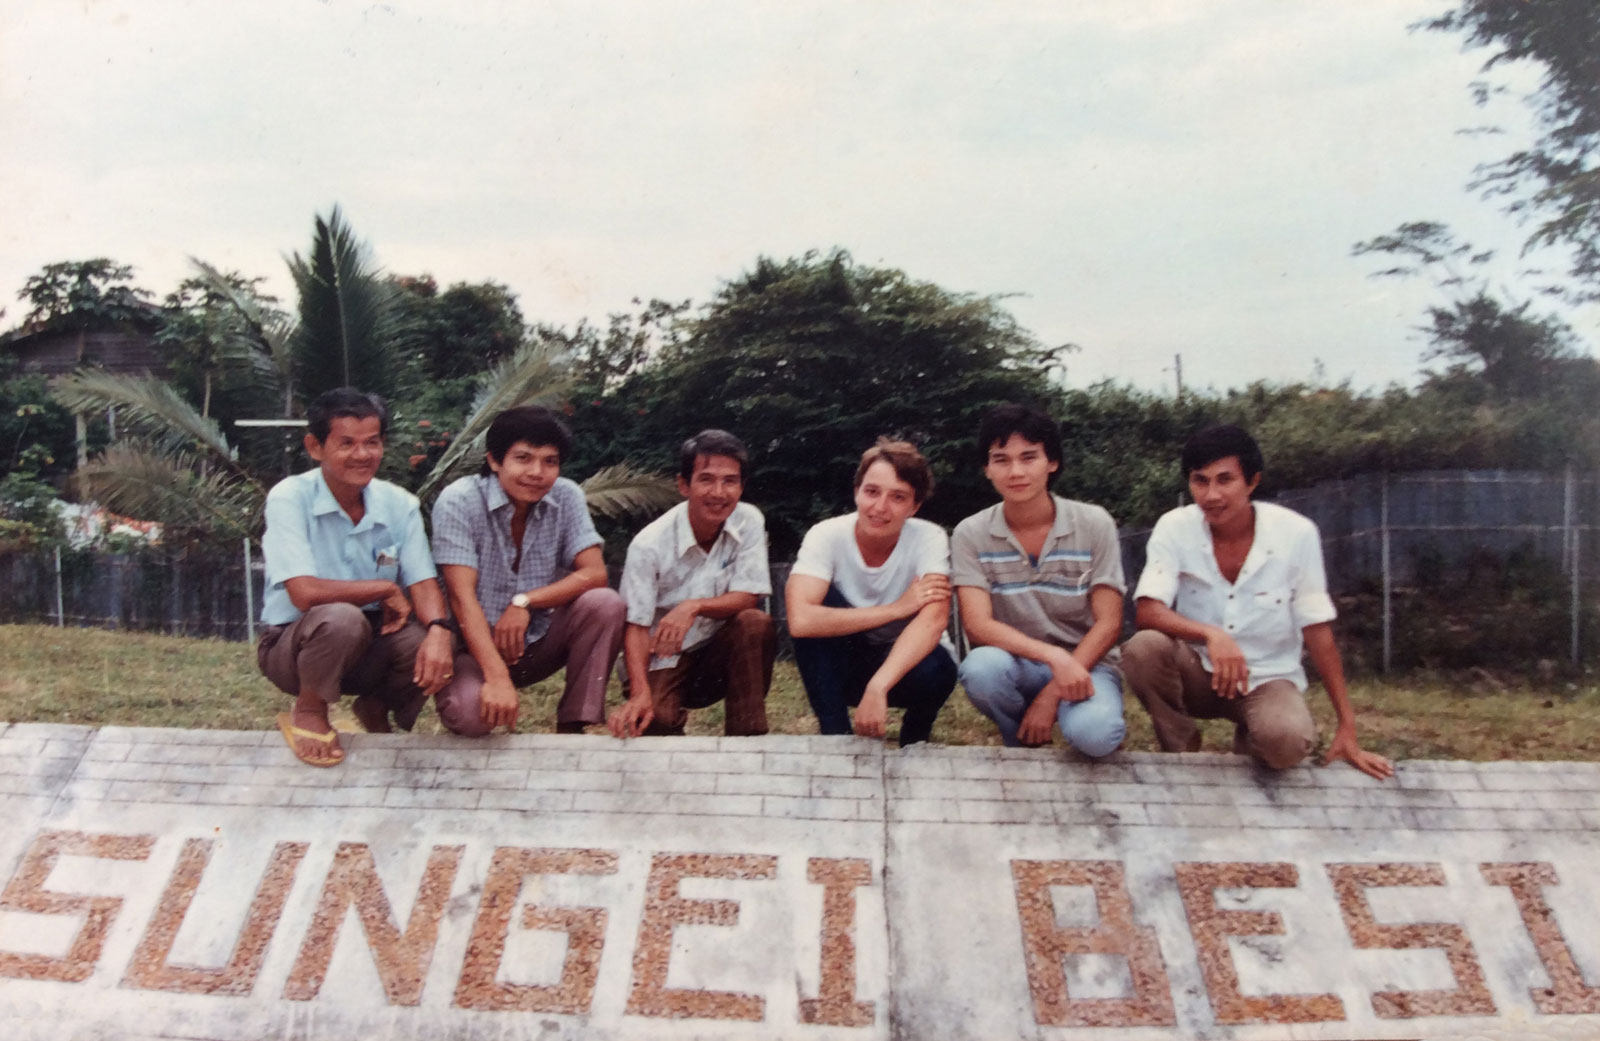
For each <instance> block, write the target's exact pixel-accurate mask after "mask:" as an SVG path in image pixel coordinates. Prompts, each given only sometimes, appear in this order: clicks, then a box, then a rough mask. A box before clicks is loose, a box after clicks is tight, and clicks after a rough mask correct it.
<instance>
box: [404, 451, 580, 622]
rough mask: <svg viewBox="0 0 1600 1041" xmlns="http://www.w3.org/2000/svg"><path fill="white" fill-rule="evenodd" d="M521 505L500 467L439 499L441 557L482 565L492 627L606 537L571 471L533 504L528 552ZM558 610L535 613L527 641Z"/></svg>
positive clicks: (481, 585)
mask: <svg viewBox="0 0 1600 1041" xmlns="http://www.w3.org/2000/svg"><path fill="white" fill-rule="evenodd" d="M514 512H516V503H514V502H512V501H511V498H510V496H508V495H506V490H505V489H504V488H502V487H501V486H500V478H498V477H496V476H495V475H494V474H479V475H476V476H473V477H463V478H461V479H460V480H457V481H453V482H451V483H450V485H449V486H448V487H447V488H445V490H444V491H442V492H440V493H439V498H438V500H437V501H435V502H434V504H433V559H434V561H435V562H437V563H438V564H440V565H441V566H442V565H445V564H459V565H462V566H464V567H470V568H473V569H475V570H476V571H477V572H478V604H479V606H481V607H482V608H483V613H484V616H485V617H486V618H488V620H489V624H490V625H491V626H493V625H494V623H495V620H496V619H497V618H499V617H500V616H501V615H502V614H504V613H505V609H506V608H507V607H510V606H511V598H512V597H514V596H516V595H517V594H518V593H526V592H529V591H531V590H534V589H539V588H541V587H543V586H547V585H549V584H550V583H552V582H554V581H556V580H557V579H559V578H562V577H564V576H566V575H569V574H571V573H572V563H573V561H574V560H575V559H576V558H577V556H578V554H579V553H581V552H583V551H584V550H586V549H588V548H589V547H590V546H599V545H601V544H602V542H603V540H602V539H601V538H600V533H599V532H598V531H596V530H595V527H594V521H593V519H591V518H590V516H589V506H588V503H587V502H586V501H585V499H584V496H583V489H582V488H579V487H578V486H577V485H576V484H575V483H573V482H572V481H569V480H568V479H567V478H565V477H558V478H556V481H555V483H554V484H552V485H551V486H550V490H549V491H548V492H545V494H544V498H542V499H540V500H539V501H538V502H536V503H534V504H533V505H532V506H531V507H529V509H528V520H527V524H526V525H525V526H524V528H523V531H522V547H521V548H522V552H521V556H520V559H519V557H518V553H517V545H516V543H515V542H513V541H512V539H511V515H512V514H513V513H514ZM512 564H516V568H515V569H513V568H512ZM550 616H551V609H550V608H542V609H539V610H535V611H530V612H529V614H528V633H527V636H526V638H525V639H526V642H527V643H529V644H531V643H534V642H535V641H537V640H539V639H541V638H542V637H543V636H544V634H545V633H547V632H549V630H550Z"/></svg>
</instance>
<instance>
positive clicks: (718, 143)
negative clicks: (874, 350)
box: [0, 0, 1600, 388]
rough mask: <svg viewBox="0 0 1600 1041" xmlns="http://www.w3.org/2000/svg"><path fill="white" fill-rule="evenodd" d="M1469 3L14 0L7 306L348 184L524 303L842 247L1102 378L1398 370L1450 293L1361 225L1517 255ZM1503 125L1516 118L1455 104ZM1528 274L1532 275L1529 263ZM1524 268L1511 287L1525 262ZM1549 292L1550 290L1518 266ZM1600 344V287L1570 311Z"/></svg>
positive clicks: (628, 290)
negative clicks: (1394, 258)
mask: <svg viewBox="0 0 1600 1041" xmlns="http://www.w3.org/2000/svg"><path fill="white" fill-rule="evenodd" d="M1448 6H1450V4H1449V3H1448V2H1447V0H1294V2H1286V0H1123V2H1100V0H1028V2H1024V0H986V2H983V3H974V2H970V0H929V2H911V0H838V2H834V0H783V2H781V3H780V2H771V3H761V2H755V0H698V2H678V0H663V2H659V3H646V2H641V0H627V2H617V0H583V2H573V3H566V2H562V3H553V2H531V0H530V2H491V0H455V2H454V3H451V4H445V3H439V2H422V0H395V2H392V3H385V4H367V3H353V2H344V0H327V2H316V0H270V2H267V0H228V2H226V3H214V2H184V0H78V2H66V0H6V4H5V6H4V8H3V10H0V141H3V142H4V146H3V147H0V190H3V192H4V198H5V217H4V218H3V221H0V294H4V295H3V298H0V305H3V306H5V307H6V308H7V311H8V313H7V314H6V316H5V317H4V318H3V319H0V326H3V327H9V326H10V325H13V324H15V322H16V321H17V320H19V319H20V318H21V315H22V313H23V310H24V308H23V307H22V306H21V305H20V304H18V303H16V302H15V301H14V297H15V294H16V292H17V290H18V289H20V288H21V286H22V283H23V281H24V280H25V279H26V278H27V277H28V275H30V274H32V273H33V272H35V271H37V270H38V269H39V268H40V267H41V266H43V265H44V264H46V263H48V262H51V261H55V260H64V259H82V258H87V257H91V256H100V255H104V256H109V257H112V258H114V259H116V260H118V261H121V262H123V263H128V264H132V265H134V267H135V268H136V277H137V280H138V281H139V282H140V284H142V285H144V286H146V287H148V288H150V289H152V290H153V291H155V292H156V293H157V295H158V296H159V295H162V294H165V293H166V292H167V291H169V290H170V289H172V288H173V287H174V285H175V284H176V283H177V281H178V280H179V279H180V278H182V277H183V276H184V274H185V273H186V272H185V257H187V256H189V255H194V256H198V257H201V258H203V259H205V260H208V261H210V262H212V263H214V264H217V265H219V266H222V267H225V268H236V269H239V270H241V271H243V272H244V273H245V274H248V275H266V276H268V278H269V280H270V281H269V285H270V287H271V288H273V289H274V290H275V291H277V292H278V293H279V295H281V296H286V297H287V296H288V295H289V292H288V278H287V274H286V270H285V267H284V263H283V257H284V256H285V255H287V254H288V253H291V252H293V251H296V250H298V251H301V252H304V251H305V250H306V248H307V246H308V243H309V242H310V237H311V231H312V219H313V215H314V214H315V213H326V212H327V210H328V209H329V208H330V207H331V206H332V205H333V204H334V203H338V204H340V205H341V206H342V207H343V208H344V210H345V213H346V215H347V216H348V218H349V219H350V221H351V223H352V225H353V226H354V227H355V229H356V231H357V232H358V233H359V234H360V235H361V236H362V238H364V239H365V240H366V241H367V242H368V243H370V245H371V246H372V249H373V252H374V256H375V258H376V260H377V261H378V263H379V264H381V265H382V266H383V267H384V268H385V269H387V270H389V271H392V272H395V273H399V274H420V273H423V272H428V273H431V274H433V275H434V277H436V278H437V279H438V280H439V282H440V284H441V285H445V284H448V283H451V282H456V281H479V280H484V279H494V280H497V281H500V282H504V283H506V284H507V285H509V286H510V287H511V288H512V290H514V291H515V292H516V293H517V294H518V295H519V297H520V302H521V305H522V308H523V311H524V314H525V315H526V316H527V317H528V318H529V319H530V320H543V321H550V322H555V323H565V324H571V323H574V322H576V321H577V320H578V319H580V318H582V317H585V316H587V317H589V318H590V319H592V320H595V321H601V322H603V321H604V318H605V315H606V313H607V312H610V311H617V310H625V309H627V308H628V307H629V306H630V301H631V299H632V298H633V297H636V296H637V297H644V298H648V297H651V296H660V297H664V298H668V299H673V298H678V299H681V298H685V297H691V298H693V299H694V300H695V301H696V302H697V303H699V302H703V301H704V300H706V299H708V298H709V297H710V296H711V294H712V293H713V292H714V291H715V289H716V288H717V286H718V285H719V283H721V282H722V281H724V280H727V279H730V278H734V277H736V276H737V275H739V274H740V273H741V272H742V271H745V270H747V269H748V268H749V267H750V265H751V264H752V263H753V262H754V260H755V258H756V257H757V256H758V255H760V254H767V255H771V256H778V257H785V256H790V255H793V254H796V253H799V252H803V251H804V250H807V249H813V248H814V249H820V250H827V249H829V248H831V247H833V246H842V247H844V248H846V249H848V250H849V251H850V252H851V253H852V254H853V255H854V257H855V258H856V259H857V260H858V261H861V262H864V263H868V264H874V265H879V264H881V265H887V266H892V267H898V268H901V269H903V270H905V271H906V272H908V273H909V274H910V275H912V276H913V277H915V278H919V279H926V280H930V281H933V282H937V283H938V284H940V285H941V286H943V287H945V288H947V289H950V290H955V291H965V292H977V293H1013V294H1017V296H1015V297H1014V298H1012V299H1011V300H1009V301H1008V306H1009V307H1010V308H1011V309H1012V311H1013V313H1014V314H1016V316H1017V317H1018V319H1019V320H1020V321H1021V322H1022V323H1023V324H1024V325H1025V326H1026V327H1028V328H1029V329H1030V330H1032V331H1033V332H1034V333H1035V334H1036V335H1037V336H1038V337H1039V338H1040V339H1041V340H1043V341H1044V342H1046V343H1049V344H1056V343H1062V342H1068V341H1071V342H1075V343H1078V344H1081V345H1082V346H1083V348H1084V350H1083V352H1082V353H1081V354H1078V355H1075V356H1073V357H1072V358H1071V359H1070V361H1069V366H1068V374H1067V376H1068V381H1069V382H1070V383H1071V384H1073V385H1077V386H1082V385H1085V384H1087V383H1089V382H1092V381H1094V380H1098V379H1103V378H1107V377H1110V378H1115V379H1119V380H1124V381H1128V382H1131V383H1134V384H1136V385H1139V386H1142V387H1146V388H1159V387H1168V388H1170V387H1171V383H1172V374H1171V372H1170V368H1171V365H1172V358H1173V355H1174V354H1177V353H1181V354H1182V356H1183V368H1184V376H1185V382H1186V384H1188V385H1190V386H1212V387H1216V388H1226V387H1238V386H1242V385H1244V384H1245V383H1247V382H1249V381H1250V380H1253V379H1271V380H1280V381H1281V380H1295V379H1307V378H1310V377H1311V376H1312V375H1313V372H1314V368H1315V366H1316V365H1317V363H1318V362H1319V361H1320V363H1321V365H1322V367H1323V370H1324V372H1325V376H1326V378H1327V379H1329V380H1331V381H1337V380H1341V379H1345V378H1349V379H1351V380H1352V381H1353V382H1354V383H1355V385H1356V386H1358V387H1371V386H1377V385H1382V384H1384V383H1387V382H1389V381H1396V380H1397V381H1409V380H1410V379H1411V378H1412V377H1413V375H1414V374H1415V372H1416V369H1417V365H1418V362H1417V359H1418V355H1419V353H1420V351H1421V349H1422V346H1423V345H1422V343H1421V341H1420V340H1419V339H1418V338H1417V337H1416V335H1415V333H1414V332H1413V331H1412V327H1413V326H1415V325H1416V324H1417V323H1418V322H1419V321H1420V320H1421V313H1422V309H1423V308H1424V307H1425V306H1426V305H1427V304H1428V303H1430V302H1436V301H1438V300H1439V299H1440V297H1439V295H1438V294H1437V293H1436V292H1434V291H1433V290H1432V289H1431V288H1430V286H1429V285H1428V284H1427V283H1425V282H1422V281H1414V282H1403V281H1395V280H1373V279H1371V278H1368V277H1367V276H1368V273H1369V272H1371V271H1373V270H1375V269H1376V268H1377V267H1378V266H1380V265H1379V262H1378V260H1376V259H1373V258H1352V257H1351V256H1350V255H1349V252H1350V246H1351V244H1352V243H1353V242H1355V241H1356V240H1358V239H1363V238H1368V237H1371V236H1373V235H1377V234H1380V233H1383V232H1387V231H1389V230H1391V229H1392V228H1394V227H1395V226H1396V225H1397V224H1399V223H1400V222H1402V221H1406V220H1416V219H1435V220H1443V221H1446V222H1448V223H1450V224H1451V225H1453V226H1454V227H1455V228H1456V229H1457V230H1458V232H1460V233H1461V234H1462V235H1463V237H1466V238H1469V239H1471V240H1472V241H1474V243H1475V244H1477V245H1479V246H1480V247H1483V246H1493V247H1496V248H1498V249H1500V250H1501V251H1502V252H1503V253H1505V254H1507V255H1514V254H1515V253H1516V251H1517V249H1518V248H1519V247H1520V245H1521V242H1522V239H1523V237H1524V230H1523V229H1520V228H1518V227H1516V226H1514V225H1512V224H1510V223H1509V222H1508V221H1506V220H1505V219H1503V218H1501V217H1499V216H1498V215H1497V214H1496V213H1495V212H1494V210H1493V209H1492V208H1491V206H1490V205H1489V204H1487V203H1484V202H1482V201H1480V200H1478V199H1476V198H1475V197H1473V196H1471V195H1469V194H1468V193H1467V192H1466V191H1465V190H1464V184H1465V182H1466V181H1467V179H1468V178H1469V177H1470V175H1471V171H1472V168H1473V166H1474V164H1475V163H1476V162H1479V161H1482V160H1485V159H1493V158H1496V157H1498V156H1500V155H1503V154H1504V153H1506V152H1507V151H1509V150H1510V149H1511V148H1512V147H1514V145H1515V144H1516V143H1517V141H1518V139H1519V138H1518V134H1526V132H1527V125H1528V124H1527V120H1526V117H1525V114H1524V112H1523V109H1522V107H1521V106H1520V104H1518V103H1517V101H1516V100H1515V99H1509V100H1506V101H1504V102H1502V103H1499V105H1498V107H1497V108H1494V109H1491V110H1490V112H1489V113H1488V114H1487V115H1486V114H1485V113H1484V112H1483V111H1481V110H1479V109H1476V108H1475V107H1473V105H1472V104H1471V102H1470V98H1469V95H1468V92H1467V84H1468V83H1469V82H1470V81H1471V80H1472V79H1473V78H1474V77H1475V75H1476V72H1477V69H1478V66H1479V63H1480V62H1481V61H1482V55H1481V54H1463V53H1462V52H1461V51H1460V49H1459V40H1458V39H1456V38H1454V37H1448V36H1443V35H1441V34H1437V33H1421V32H1418V33H1410V32H1407V31H1406V27H1407V26H1408V25H1409V24H1410V23H1412V22H1414V21H1415V20H1417V19H1418V18H1420V17H1423V16H1426V15H1431V14H1436V13H1438V12H1439V11H1441V10H1443V9H1445V8H1446V7H1448ZM1488 119H1497V120H1498V121H1500V122H1502V123H1504V124H1505V125H1506V126H1508V127H1510V128H1512V129H1513V131H1514V132H1513V134H1511V135H1510V136H1509V137H1505V136H1503V137H1472V136H1464V135H1461V134H1459V133H1457V131H1458V130H1459V129H1460V128H1461V127H1464V126H1468V125H1473V124H1477V123H1482V122H1484V121H1486V120H1488ZM1508 277H1509V276H1508ZM1505 284H1507V285H1509V286H1511V287H1512V288H1513V290H1514V291H1516V290H1517V289H1518V288H1519V287H1518V286H1517V284H1516V283H1512V282H1509V281H1508V282H1507V283H1505ZM1523 291H1525V290H1523ZM1578 328H1579V330H1580V332H1581V333H1582V334H1583V335H1584V336H1585V337H1587V338H1589V339H1590V340H1591V341H1592V340H1593V338H1594V337H1595V335H1596V331H1597V329H1600V323H1597V322H1596V320H1595V318H1594V311H1593V310H1591V311H1589V312H1585V313H1584V314H1581V315H1579V316H1578Z"/></svg>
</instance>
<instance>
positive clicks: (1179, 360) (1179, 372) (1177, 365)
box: [1172, 354, 1183, 401]
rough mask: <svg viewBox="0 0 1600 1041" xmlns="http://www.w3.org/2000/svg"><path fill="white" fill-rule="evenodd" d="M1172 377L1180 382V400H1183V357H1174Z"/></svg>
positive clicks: (1177, 355) (1178, 355) (1175, 355)
mask: <svg viewBox="0 0 1600 1041" xmlns="http://www.w3.org/2000/svg"><path fill="white" fill-rule="evenodd" d="M1172 375H1173V377H1174V378H1175V379H1176V380H1177V381H1178V400H1179V401H1182V400H1183V355H1181V354H1174V355H1173V356H1172Z"/></svg>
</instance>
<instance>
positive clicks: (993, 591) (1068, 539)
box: [950, 495, 1127, 665]
mask: <svg viewBox="0 0 1600 1041" xmlns="http://www.w3.org/2000/svg"><path fill="white" fill-rule="evenodd" d="M1051 499H1052V500H1053V501H1054V502H1055V506H1056V519H1055V523H1054V524H1052V525H1051V526H1050V533H1049V534H1048V535H1046V536H1045V540H1044V545H1043V547H1041V549H1040V552H1039V559H1038V560H1037V561H1035V560H1032V559H1030V557H1029V555H1028V553H1027V551H1026V550H1024V549H1023V548H1022V543H1020V542H1018V541H1017V537H1016V536H1015V535H1013V534H1012V533H1011V526H1010V525H1008V524H1007V523H1006V517H1005V504H1004V503H995V504H994V505H993V506H991V507H989V508H988V509H986V510H983V511H982V512H980V513H975V514H973V515H972V516H970V517H968V518H967V519H966V520H964V521H962V522H961V523H960V524H958V525H956V532H955V535H953V536H952V537H951V540H950V559H951V567H950V584H951V585H954V586H957V587H960V586H973V587H976V588H979V589H987V590H988V591H989V603H990V609H991V611H992V612H993V614H994V619H995V621H997V622H1000V623H1002V624H1005V625H1009V626H1011V628H1013V629H1015V630H1017V631H1018V632H1020V633H1022V634H1023V635H1025V636H1030V637H1032V638H1033V639H1035V640H1043V641H1044V642H1046V643H1050V644H1054V645H1055V646H1057V647H1064V648H1066V649H1068V650H1071V649H1072V648H1074V647H1076V646H1078V644H1079V643H1081V642H1083V638H1084V636H1086V635H1087V634H1088V632H1089V630H1090V628H1092V627H1093V626H1094V613H1093V611H1092V610H1091V608H1090V602H1089V599H1090V598H1089V594H1090V592H1091V591H1093V590H1094V588H1095V587H1096V586H1105V587H1106V588H1108V589H1114V590H1116V591H1117V592H1118V593H1119V594H1120V593H1123V592H1125V591H1126V590H1127V583H1126V582H1125V581H1124V579H1123V577H1122V547H1121V546H1120V545H1119V544H1118V542H1117V525H1116V522H1115V521H1113V520H1112V519H1111V514H1109V513H1107V512H1106V511H1105V510H1104V509H1103V508H1101V507H1099V506H1096V505H1094V504H1093V503H1087V502H1078V501H1077V500H1076V499H1063V498H1062V497H1061V496H1059V495H1053V496H1051ZM1100 660H1101V661H1102V662H1104V663H1106V664H1108V665H1115V664H1116V663H1117V662H1118V660H1119V652H1118V649H1117V648H1115V647H1113V648H1111V649H1110V650H1109V651H1107V652H1106V653H1105V655H1104V656H1103V657H1102V658H1101V659H1100Z"/></svg>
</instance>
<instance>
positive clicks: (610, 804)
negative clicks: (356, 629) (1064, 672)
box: [0, 723, 1600, 1041]
mask: <svg viewBox="0 0 1600 1041" xmlns="http://www.w3.org/2000/svg"><path fill="white" fill-rule="evenodd" d="M347 748H348V750H349V758H348V759H347V761H346V762H345V763H344V764H343V765H341V766H339V767H336V768H333V769H328V770H317V769H312V768H309V767H306V766H303V765H302V764H299V763H298V762H296V761H295V760H294V758H293V757H292V756H291V755H290V753H289V751H288V750H287V748H285V747H284V745H283V742H282V741H281V739H280V738H279V737H278V735H277V734H276V733H275V732H272V733H229V732H215V731H182V730H153V729H149V730H146V729H138V728H127V727H107V728H103V729H100V730H93V729H91V728H86V727H70V726H55V725H40V724H4V723H0V814H4V820H5V821H6V825H5V827H4V828H3V829H0V876H3V878H4V879H5V882H4V887H3V889H0V1024H3V1025H5V1027H6V1030H5V1032H4V1034H3V1035H0V1036H4V1037H6V1038H8V1039H15V1038H40V1039H43V1038H49V1039H51V1041H56V1039H59V1038H80V1037H81V1038H109V1037H118V1038H122V1037H137V1038H151V1039H154V1038H185V1039H215V1041H246V1039H255V1038H263V1037H268V1036H271V1037H280V1038H306V1039H329V1041H333V1039H343V1038H350V1039H355V1038H369V1037H384V1038H400V1039H407V1038H411V1039H432V1038H445V1037H448V1038H469V1039H470V1038H484V1039H488V1038H503V1037H523V1036H528V1037H539V1038H579V1037H582V1038H615V1039H627V1038H661V1037H667V1038H727V1039H734V1038H739V1039H746V1038H808V1039H809V1038H821V1039H834V1038H906V1039H929V1041H933V1039H939V1041H944V1039H962V1038H967V1039H974V1041H992V1039H1001V1038H1013V1037H1020V1038H1041V1039H1053V1038H1062V1039H1066V1038H1085V1039H1110V1038H1117V1039H1128V1038H1134V1037H1137V1038H1139V1039H1140V1041H1144V1039H1153V1038H1172V1039H1176V1038H1232V1039H1239V1041H1267V1039H1281V1038H1297V1039H1300V1038H1303V1039H1333V1038H1417V1037H1440V1038H1443V1037H1463V1036H1472V1037H1482V1038H1499V1037H1504V1038H1517V1039H1519V1041H1520V1039H1524V1038H1579V1037H1582V1038H1594V1037H1600V940H1597V937H1600V867H1597V864H1600V860H1597V857H1596V853H1597V848H1596V847H1597V843H1596V840H1595V834H1596V829H1597V828H1600V765H1596V764H1587V763H1447V762H1407V763H1402V764H1400V768H1399V776H1398V777H1397V779H1396V781H1395V782H1392V783H1388V784H1380V783H1378V782H1375V781H1372V780H1370V779H1369V778H1366V777H1364V776H1362V775H1360V774H1358V773H1356V772H1355V771H1352V770H1350V769H1348V768H1345V767H1342V766H1341V767H1335V768H1332V769H1329V770H1321V769H1316V768H1312V767H1302V768H1297V769H1294V770H1290V771H1285V772H1284V773H1282V774H1269V773H1267V772H1266V771H1263V770H1260V769H1257V768H1256V767H1254V766H1252V765H1251V764H1249V763H1248V762H1246V761H1244V760H1242V759H1239V758H1236V757H1233V756H1222V755H1171V756H1163V755H1153V754H1140V753H1132V754H1122V755H1118V756H1115V757H1113V758H1112V759H1110V760H1109V761H1106V762H1102V763H1089V762H1084V761H1081V760H1077V759H1075V758H1071V757H1069V756H1066V755H1063V754H1061V753H1059V752H1049V751H1027V750H1008V749H994V748H944V747H929V746H922V747H919V748H915V749H911V750H907V751H900V750H897V749H893V748H886V747H885V746H883V745H882V744H881V743H878V742H873V741H864V740H859V739H854V738H822V737H768V738H745V739H728V738H683V739H671V738H661V739H641V740H637V741H632V742H629V743H627V744H623V743H621V742H617V741H612V740H610V739H608V738H600V737H567V736H556V735H515V736H506V737H496V738H492V739H489V740H485V741H469V740H463V739H457V738H448V737H446V738H413V737H409V736H389V735H384V736H377V735H355V736H352V737H350V738H349V740H348V741H347ZM526 1013H533V1015H531V1016H530V1015H526Z"/></svg>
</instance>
